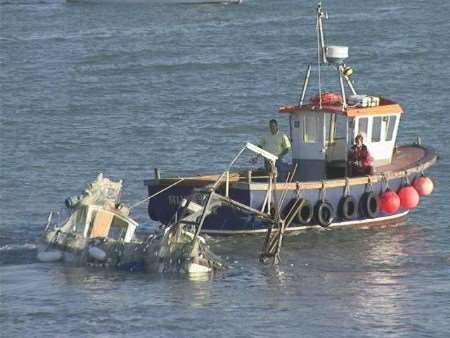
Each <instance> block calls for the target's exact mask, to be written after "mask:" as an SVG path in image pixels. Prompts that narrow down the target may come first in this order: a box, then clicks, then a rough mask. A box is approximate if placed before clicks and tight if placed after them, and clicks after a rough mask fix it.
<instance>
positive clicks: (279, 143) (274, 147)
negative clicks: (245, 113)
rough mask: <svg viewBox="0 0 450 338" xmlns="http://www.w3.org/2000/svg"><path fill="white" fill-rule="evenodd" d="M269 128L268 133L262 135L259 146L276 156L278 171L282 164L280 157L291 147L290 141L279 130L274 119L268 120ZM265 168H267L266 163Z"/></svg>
mask: <svg viewBox="0 0 450 338" xmlns="http://www.w3.org/2000/svg"><path fill="white" fill-rule="evenodd" d="M269 128H270V133H268V134H266V135H264V137H263V138H262V139H261V141H260V142H259V147H260V148H263V149H264V150H266V151H268V152H269V153H271V154H274V155H276V156H278V161H277V163H276V166H277V168H278V171H280V169H281V168H280V167H281V166H282V165H283V161H282V158H283V157H284V155H286V154H287V153H288V152H289V150H290V149H291V142H290V141H289V138H288V137H287V136H286V134H284V133H282V132H280V131H279V129H278V122H277V121H276V120H270V122H269ZM284 166H286V164H284ZM266 169H269V168H268V164H267V163H266Z"/></svg>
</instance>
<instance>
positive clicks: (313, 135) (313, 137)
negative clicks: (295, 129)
mask: <svg viewBox="0 0 450 338" xmlns="http://www.w3.org/2000/svg"><path fill="white" fill-rule="evenodd" d="M303 125H304V133H303V136H304V137H303V138H304V142H305V143H316V142H320V140H321V139H322V138H321V134H322V130H321V128H320V116H319V115H318V114H307V115H305V123H304V124H303Z"/></svg>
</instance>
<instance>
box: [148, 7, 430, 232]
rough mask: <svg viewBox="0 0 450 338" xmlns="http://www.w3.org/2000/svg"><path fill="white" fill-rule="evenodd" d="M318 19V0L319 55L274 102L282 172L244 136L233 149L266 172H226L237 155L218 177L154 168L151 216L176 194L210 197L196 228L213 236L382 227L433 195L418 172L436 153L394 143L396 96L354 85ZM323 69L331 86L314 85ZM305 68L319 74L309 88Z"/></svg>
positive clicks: (172, 205) (172, 203) (161, 217)
mask: <svg viewBox="0 0 450 338" xmlns="http://www.w3.org/2000/svg"><path fill="white" fill-rule="evenodd" d="M326 17H327V15H326V13H325V10H324V8H323V7H322V6H321V5H320V4H319V6H318V7H317V12H316V34H317V47H318V53H317V55H316V56H315V57H316V59H317V62H316V63H314V64H307V65H306V73H305V79H304V83H303V87H302V90H301V93H300V95H299V99H298V102H297V103H296V104H293V105H283V106H281V107H280V108H279V113H280V115H281V116H283V117H286V118H287V119H289V126H290V141H291V144H292V147H291V152H292V154H291V155H292V162H291V163H289V165H288V167H287V169H286V170H284V172H282V171H281V170H276V169H275V167H276V166H275V163H276V161H277V156H275V155H273V154H270V153H267V152H266V151H265V150H264V149H261V148H259V147H257V146H255V145H252V144H250V143H247V144H246V145H245V147H244V148H243V149H242V150H241V151H240V152H239V154H240V153H242V151H244V150H245V149H248V150H250V151H253V152H255V153H257V154H259V155H260V156H262V157H264V159H265V161H266V163H270V164H271V165H270V166H269V169H268V170H263V171H262V170H257V171H253V170H235V171H233V163H234V161H235V159H233V161H232V163H231V164H230V166H229V167H228V168H227V170H226V171H225V172H223V173H221V174H217V175H201V174H200V175H196V176H191V177H179V176H178V177H167V178H165V177H164V178H162V177H161V176H160V174H159V170H157V169H155V177H154V178H153V179H148V180H145V182H144V183H145V185H146V187H147V189H148V194H149V203H148V214H149V216H150V218H151V219H153V220H156V221H160V222H162V223H167V222H169V220H170V219H171V218H172V217H173V215H174V213H175V212H176V209H177V208H178V205H179V203H180V201H181V200H183V199H188V200H192V201H197V203H199V204H200V205H203V206H204V207H207V203H208V201H210V200H211V198H212V199H213V200H214V201H215V202H217V203H218V206H216V208H215V210H214V212H211V213H209V215H208V217H206V219H205V220H204V224H203V226H202V229H201V230H202V232H204V233H208V234H212V235H214V234H217V235H231V234H250V233H264V232H267V231H268V229H269V230H270V229H272V227H274V226H275V227H280V226H281V227H283V231H299V230H304V229H312V228H324V227H344V226H363V227H369V226H386V225H395V224H401V223H403V222H405V220H406V219H407V216H408V214H409V212H410V211H411V210H412V209H414V208H416V207H417V206H418V204H419V202H420V198H422V197H423V196H426V195H428V194H430V193H431V191H432V190H433V183H432V181H431V179H430V178H428V177H426V176H425V174H424V171H425V170H426V169H428V168H429V167H430V166H432V165H433V164H434V163H435V162H436V161H437V159H438V155H437V154H436V152H435V151H434V150H433V149H432V148H431V147H429V146H426V145H424V144H422V143H421V141H420V138H419V137H418V139H417V142H414V143H411V144H404V145H398V144H397V134H398V130H399V125H400V120H401V118H402V116H403V114H404V111H403V108H402V107H401V105H400V104H399V103H398V102H396V101H395V100H392V99H389V98H386V97H381V96H374V95H369V94H368V93H362V92H360V91H357V89H356V88H355V85H354V82H353V81H352V74H353V70H352V68H351V67H350V66H348V65H347V64H346V61H347V58H348V47H346V46H335V45H329V44H327V43H326V40H325V33H324V19H325V18H326ZM325 71H327V72H333V73H334V74H335V76H336V79H337V81H336V86H335V87H336V88H335V90H334V91H325V90H323V89H322V86H324V83H320V78H321V77H320V74H321V72H325ZM312 72H316V75H317V76H316V78H317V79H319V80H318V84H317V85H316V86H314V87H313V86H312V85H310V77H311V76H310V75H311V73H312ZM311 87H313V89H311ZM308 92H312V95H310V97H307V95H306V94H307V93H308ZM357 135H362V136H363V137H364V144H365V146H366V147H367V149H368V150H369V152H370V154H371V157H372V165H371V170H370V172H368V173H367V174H364V175H354V173H352V172H351V169H350V165H349V164H350V158H349V156H350V155H349V152H350V151H351V149H352V146H353V141H354V139H355V137H356V136H357ZM266 167H267V166H266ZM199 191H203V192H204V191H209V193H207V194H205V193H199ZM211 196H212V197H211Z"/></svg>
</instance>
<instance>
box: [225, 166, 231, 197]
mask: <svg viewBox="0 0 450 338" xmlns="http://www.w3.org/2000/svg"><path fill="white" fill-rule="evenodd" d="M225 176H226V182H225V197H228V194H229V192H230V172H229V171H228V170H227V171H226V174H225Z"/></svg>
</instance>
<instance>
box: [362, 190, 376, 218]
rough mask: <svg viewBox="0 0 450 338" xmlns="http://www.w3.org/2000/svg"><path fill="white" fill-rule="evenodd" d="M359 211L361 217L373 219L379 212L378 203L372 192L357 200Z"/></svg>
mask: <svg viewBox="0 0 450 338" xmlns="http://www.w3.org/2000/svg"><path fill="white" fill-rule="evenodd" d="M359 211H360V214H361V216H362V217H368V218H375V217H377V215H378V213H379V211H380V201H379V200H378V196H377V195H375V193H374V192H372V191H369V192H365V193H364V194H363V195H362V196H361V199H360V200H359Z"/></svg>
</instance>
